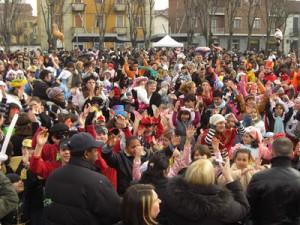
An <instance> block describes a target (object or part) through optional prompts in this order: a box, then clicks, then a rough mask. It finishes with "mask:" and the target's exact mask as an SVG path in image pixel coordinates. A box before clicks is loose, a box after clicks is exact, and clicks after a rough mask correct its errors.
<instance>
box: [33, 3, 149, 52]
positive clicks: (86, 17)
mask: <svg viewBox="0 0 300 225" xmlns="http://www.w3.org/2000/svg"><path fill="white" fill-rule="evenodd" d="M127 1H128V0H65V1H63V0H58V1H57V2H62V3H63V4H61V8H62V9H63V10H59V9H60V7H58V11H59V12H56V14H57V15H55V20H54V22H55V23H56V24H58V25H59V29H60V31H61V32H62V33H63V34H64V42H63V43H60V42H58V44H57V47H63V48H65V49H67V50H71V49H73V48H76V47H79V48H94V47H95V48H99V44H100V41H99V40H102V39H103V42H104V47H106V48H110V47H123V46H124V47H127V46H130V33H129V32H130V29H129V26H130V25H129V20H128V7H127V4H126V3H127ZM43 2H45V0H38V5H39V6H42V7H38V17H39V18H40V19H39V35H40V36H41V39H42V47H43V48H44V49H47V47H48V43H47V39H48V38H47V32H46V28H45V22H44V19H43V17H44V16H43V14H44V13H43V11H47V8H46V4H43ZM146 2H148V1H146ZM41 3H42V4H41ZM144 7H145V9H146V10H148V9H149V6H148V5H145V6H144ZM43 8H44V9H43ZM56 18H58V19H56ZM144 20H145V23H144ZM135 21H137V22H135V23H136V24H135V27H136V28H137V41H138V42H139V44H138V45H139V47H140V46H141V44H142V43H141V42H143V40H144V32H143V29H147V30H149V29H150V28H149V17H148V15H147V14H146V19H144V17H143V15H142V14H141V15H138V16H137V17H136V20H135ZM145 26H146V28H145Z"/></svg>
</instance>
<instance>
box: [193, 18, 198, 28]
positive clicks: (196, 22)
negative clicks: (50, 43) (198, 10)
mask: <svg viewBox="0 0 300 225" xmlns="http://www.w3.org/2000/svg"><path fill="white" fill-rule="evenodd" d="M193 24H194V26H195V28H197V27H198V20H197V17H195V16H194V17H193Z"/></svg>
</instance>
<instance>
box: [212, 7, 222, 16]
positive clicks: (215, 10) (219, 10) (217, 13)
mask: <svg viewBox="0 0 300 225" xmlns="http://www.w3.org/2000/svg"><path fill="white" fill-rule="evenodd" d="M209 14H210V15H212V16H224V15H225V7H216V8H213V9H211V10H210V12H209Z"/></svg>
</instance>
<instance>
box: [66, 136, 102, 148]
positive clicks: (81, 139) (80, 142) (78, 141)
mask: <svg viewBox="0 0 300 225" xmlns="http://www.w3.org/2000/svg"><path fill="white" fill-rule="evenodd" d="M68 145H69V147H70V150H71V152H84V151H85V150H88V149H91V148H99V147H102V146H104V145H105V143H103V142H100V141H96V140H95V139H94V138H93V136H92V135H90V134H89V133H86V132H81V133H78V134H75V135H73V136H72V137H71V138H70V141H69V143H68Z"/></svg>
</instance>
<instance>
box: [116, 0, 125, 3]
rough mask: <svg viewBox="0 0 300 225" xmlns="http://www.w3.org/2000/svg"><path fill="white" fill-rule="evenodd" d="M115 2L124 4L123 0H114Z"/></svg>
mask: <svg viewBox="0 0 300 225" xmlns="http://www.w3.org/2000/svg"><path fill="white" fill-rule="evenodd" d="M116 4H124V0H116Z"/></svg>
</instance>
